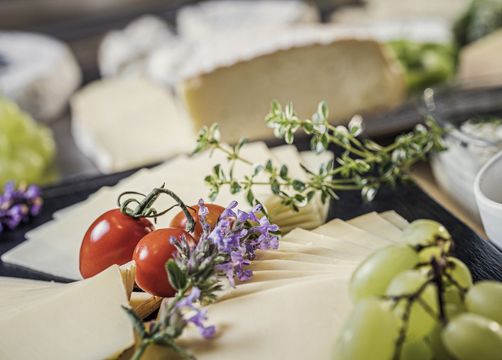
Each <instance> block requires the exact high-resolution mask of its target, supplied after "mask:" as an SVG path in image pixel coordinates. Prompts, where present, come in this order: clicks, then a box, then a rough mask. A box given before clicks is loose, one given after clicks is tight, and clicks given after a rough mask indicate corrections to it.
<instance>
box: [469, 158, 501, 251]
mask: <svg viewBox="0 0 502 360" xmlns="http://www.w3.org/2000/svg"><path fill="white" fill-rule="evenodd" d="M474 195H475V197H476V202H477V204H478V208H479V213H480V215H481V220H482V221H483V227H484V228H485V231H486V233H487V234H488V237H489V238H490V240H491V241H493V242H494V243H496V244H497V245H498V246H499V247H502V151H500V152H499V153H497V154H496V155H495V156H494V157H492V158H491V159H490V160H489V161H488V162H487V163H486V164H485V165H484V166H483V167H482V168H481V170H479V172H478V174H477V176H476V179H475V181H474Z"/></svg>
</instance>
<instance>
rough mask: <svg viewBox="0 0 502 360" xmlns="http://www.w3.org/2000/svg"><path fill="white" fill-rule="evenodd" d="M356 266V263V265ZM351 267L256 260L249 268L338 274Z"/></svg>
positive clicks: (277, 260) (292, 261)
mask: <svg viewBox="0 0 502 360" xmlns="http://www.w3.org/2000/svg"><path fill="white" fill-rule="evenodd" d="M354 264H355V263H354ZM347 267H350V266H348V265H335V264H316V263H312V262H303V261H294V260H280V259H273V260H255V261H252V262H251V265H249V266H248V268H249V269H250V270H282V271H285V270H286V271H319V272H337V271H339V270H341V269H346V268H347Z"/></svg>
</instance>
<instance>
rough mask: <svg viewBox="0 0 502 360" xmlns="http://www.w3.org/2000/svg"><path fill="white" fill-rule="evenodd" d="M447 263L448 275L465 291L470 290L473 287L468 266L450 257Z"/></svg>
mask: <svg viewBox="0 0 502 360" xmlns="http://www.w3.org/2000/svg"><path fill="white" fill-rule="evenodd" d="M446 261H447V262H448V269H447V270H446V272H447V274H448V275H450V276H451V277H452V278H453V280H455V281H456V282H457V284H459V285H460V286H461V287H463V288H464V289H467V288H470V287H471V286H472V276H471V272H470V271H469V269H468V268H467V266H466V265H465V264H464V263H463V262H462V261H460V260H459V259H457V258H454V257H448V258H446Z"/></svg>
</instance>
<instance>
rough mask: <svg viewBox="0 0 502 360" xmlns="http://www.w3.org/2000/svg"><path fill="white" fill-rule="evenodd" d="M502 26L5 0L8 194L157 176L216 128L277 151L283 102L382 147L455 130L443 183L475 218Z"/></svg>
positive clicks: (420, 4) (444, 11)
mask: <svg viewBox="0 0 502 360" xmlns="http://www.w3.org/2000/svg"><path fill="white" fill-rule="evenodd" d="M500 27H502V0H441V1H437V0H366V1H363V0H319V1H300V0H291V1H287V0H283V1H274V0H262V1H250V0H248V1H246V0H235V1H231V0H222V1H217V0H213V1H211V0H210V1H181V0H180V1H175V0H85V1H77V0H0V185H3V184H5V183H6V182H7V181H10V180H14V181H18V182H19V181H26V182H34V183H40V184H50V183H52V184H54V183H58V182H61V181H67V180H68V179H72V178H75V177H79V178H81V177H92V176H96V175H98V174H101V173H113V172H117V171H123V170H127V169H131V168H136V167H141V166H146V165H151V164H154V163H157V162H159V161H162V160H166V159H168V158H169V157H171V156H173V155H175V154H178V153H181V152H189V151H190V150H191V148H192V147H193V144H194V141H195V137H196V134H197V131H198V130H199V128H200V127H202V126H204V125H208V124H210V123H212V122H214V121H218V122H220V124H221V125H222V129H223V130H225V129H226V130H228V131H227V135H226V137H225V138H224V139H225V140H227V141H228V142H235V141H236V140H237V139H238V138H240V137H243V136H244V137H251V138H252V139H265V140H268V141H269V140H270V139H269V138H270V137H271V132H270V130H268V129H265V128H264V125H263V117H264V116H265V115H266V110H265V111H264V110H263V109H268V107H269V105H270V101H271V100H272V99H274V98H279V99H280V100H281V101H291V100H293V102H294V104H295V106H297V108H298V109H299V110H300V112H305V114H304V113H302V114H301V115H303V116H308V112H309V111H310V109H311V107H312V106H314V107H315V105H316V104H314V103H313V101H312V98H313V97H315V98H316V99H317V101H320V100H323V99H326V100H328V103H329V104H330V105H331V106H332V108H336V110H335V115H336V116H335V118H333V121H337V122H342V123H343V122H345V121H347V120H348V119H350V118H351V117H352V116H353V115H355V114H362V115H363V117H364V119H365V123H366V132H365V136H369V137H372V138H374V139H376V140H379V141H387V140H388V139H391V138H392V137H394V136H395V135H396V134H399V133H401V132H403V131H406V130H408V129H410V128H412V127H413V126H414V125H415V124H416V123H418V122H420V121H422V120H423V118H424V116H425V115H433V116H435V117H436V118H437V119H438V121H440V122H441V124H442V125H443V126H445V127H448V128H453V129H454V130H455V131H456V132H454V133H453V135H451V136H449V137H448V139H447V141H448V142H449V145H450V148H451V151H449V152H447V153H444V154H442V155H440V156H437V157H436V158H434V159H432V169H433V171H434V175H435V176H436V180H437V181H438V182H439V184H440V185H441V186H442V187H443V189H444V191H442V192H446V193H449V194H450V196H451V197H452V198H453V200H454V201H456V203H457V204H460V206H462V207H463V208H464V209H467V211H471V212H472V213H473V214H474V213H476V210H473V209H475V205H474V200H473V197H472V199H471V198H469V199H467V200H466V199H465V196H463V195H462V194H465V191H467V192H468V193H470V192H471V190H470V189H471V187H472V184H471V183H472V181H473V177H474V175H475V173H476V172H477V170H478V169H479V167H480V166H481V165H482V164H483V163H484V162H485V161H486V159H487V158H489V157H490V155H492V154H493V153H494V152H496V151H498V150H499V149H500V141H502V125H501V121H500V117H499V116H500V114H501V111H500V110H501V106H502V101H501V100H502V91H501V90H500V84H502V81H499V80H500V79H501V78H502V74H501V73H502V65H501V64H502V30H500ZM347 41H350V46H349V45H347ZM316 46H317V47H316ZM319 48H324V49H326V51H325V52H323V51H321V50H319ZM295 49H302V50H301V51H302V54H303V55H302V56H304V57H299V56H300V55H298V54H299V51H296V52H295ZM330 56H332V58H330ZM362 58H364V61H362ZM299 59H302V60H299ZM333 64H337V65H336V66H335V65H333ZM344 64H345V65H344ZM348 64H354V66H351V65H348ZM288 71H290V73H288ZM322 71H325V72H324V73H323V72H322ZM298 73H302V74H303V75H305V74H306V76H308V78H309V79H312V83H313V84H319V86H317V87H315V86H314V87H313V88H314V89H315V91H312V90H309V88H308V87H306V86H301V85H302V84H301V83H299V84H298V86H296V83H295V81H300V80H298V79H296V76H295V74H298ZM274 74H275V75H277V74H289V75H284V76H282V75H281V76H280V75H277V76H275V75H274ZM274 76H275V77H274ZM330 76H331V77H332V80H330ZM286 77H287V78H286ZM256 79H260V80H259V81H258V80H256ZM262 79H263V80H262ZM270 79H273V80H270ZM295 79H296V80H295ZM370 79H371V80H370ZM267 81H268V82H267ZM370 82H371V84H370ZM303 83H304V82H303ZM321 84H322V85H321ZM344 84H345V85H344ZM342 85H343V86H342ZM292 88H294V91H293V90H291V89H292ZM302 88H304V89H302ZM429 88H431V89H433V91H432V90H431V91H429V92H428V93H427V94H428V99H429V100H428V101H429V102H428V103H425V102H424V101H423V92H424V90H425V89H429ZM220 92H221V94H220ZM230 95H231V96H230ZM353 99H356V101H352V100H353ZM349 100H350V101H349ZM307 102H309V103H308V104H307ZM304 103H305V104H304ZM347 103H350V104H349V105H346V104H347ZM480 124H481V125H480ZM269 133H270V135H266V134H269ZM457 133H460V134H461V135H460V137H459V136H457V137H456V136H455V134H457ZM457 135H458V134H457ZM480 139H481V140H480ZM479 140H480V141H481V142H480V141H479ZM471 142H472V143H471ZM459 169H460V170H459ZM427 171H428V169H426V170H423V172H424V173H427ZM422 175H423V174H422V173H419V174H418V179H419V180H420V178H421V176H422ZM424 176H425V177H426V178H427V175H424ZM422 177H423V176H422ZM466 189H468V190H466ZM459 194H460V196H459Z"/></svg>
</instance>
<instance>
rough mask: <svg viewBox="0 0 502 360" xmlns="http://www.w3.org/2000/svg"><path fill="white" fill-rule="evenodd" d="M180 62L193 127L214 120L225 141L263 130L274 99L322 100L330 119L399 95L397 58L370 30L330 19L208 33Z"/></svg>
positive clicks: (310, 106)
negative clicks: (327, 22)
mask: <svg viewBox="0 0 502 360" xmlns="http://www.w3.org/2000/svg"><path fill="white" fill-rule="evenodd" d="M202 45H203V46H200V47H198V48H197V49H196V51H195V53H194V54H193V56H192V57H191V59H193V61H192V62H188V64H187V66H186V68H185V69H184V70H183V74H182V78H183V79H184V80H183V81H182V82H180V85H179V87H178V88H179V94H180V95H181V97H182V99H183V103H184V104H185V108H186V109H187V112H188V114H189V115H190V118H191V119H192V121H193V122H194V124H195V127H196V128H200V127H202V126H204V125H209V124H212V123H213V122H218V123H219V124H220V126H221V129H222V137H223V139H224V140H225V141H228V142H231V143H232V142H236V141H238V139H239V138H240V137H242V136H246V137H247V138H250V139H260V138H262V139H263V138H268V137H270V135H271V134H272V131H271V130H270V129H268V128H267V126H266V125H265V123H264V121H263V120H264V116H265V115H266V114H267V113H268V112H269V110H270V104H271V102H272V101H273V100H274V99H276V100H278V101H280V102H281V103H283V104H285V103H288V102H293V104H294V106H295V109H296V111H297V113H298V115H299V116H300V117H310V116H312V114H313V113H315V112H316V109H317V105H318V102H319V100H320V99H324V100H326V101H327V103H328V105H329V108H330V110H331V112H330V119H331V120H333V121H335V120H336V121H337V122H341V121H343V120H346V119H348V118H349V117H351V116H352V115H354V114H356V113H367V112H371V111H375V110H381V109H388V108H390V107H392V106H394V105H396V104H398V103H399V102H400V101H401V100H402V99H403V98H404V95H405V88H404V82H403V76H402V74H401V70H400V68H399V67H398V65H397V63H396V62H395V59H393V58H391V57H389V56H388V54H387V53H386V50H385V49H384V48H383V47H382V46H380V45H379V44H378V43H377V42H376V41H374V40H371V39H370V36H369V34H364V33H359V34H357V33H354V32H352V33H348V32H344V31H342V30H340V29H338V30H336V29H332V28H330V27H329V26H324V27H322V26H310V27H307V26H298V27H294V28H291V29H282V30H279V29H267V28H261V29H258V30H256V29H255V30H253V31H242V32H235V33H231V34H228V33H227V34H225V35H224V36H214V37H212V38H211V39H207V40H206V41H205V42H204V44H202Z"/></svg>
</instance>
